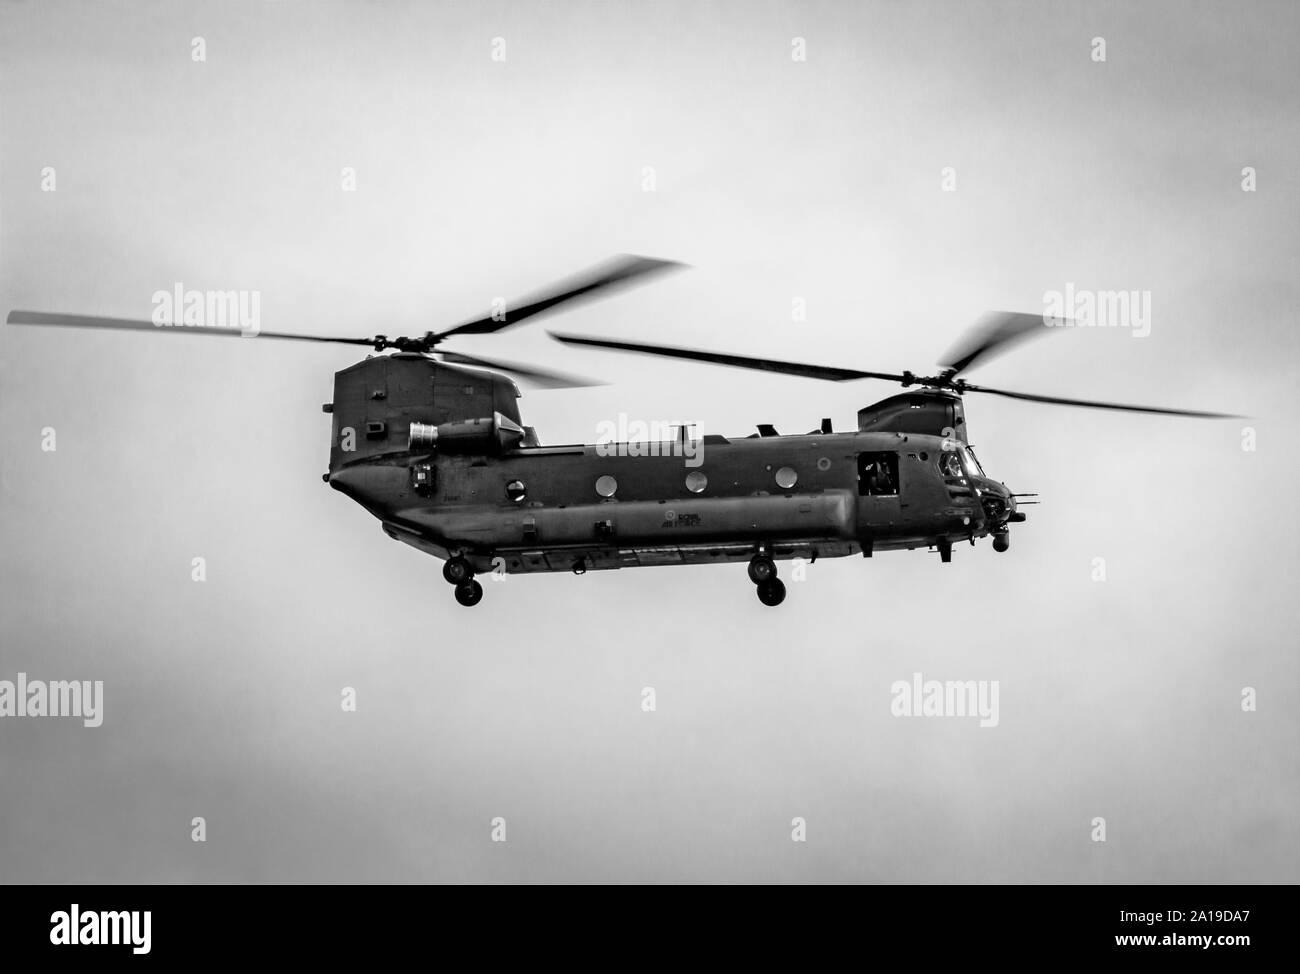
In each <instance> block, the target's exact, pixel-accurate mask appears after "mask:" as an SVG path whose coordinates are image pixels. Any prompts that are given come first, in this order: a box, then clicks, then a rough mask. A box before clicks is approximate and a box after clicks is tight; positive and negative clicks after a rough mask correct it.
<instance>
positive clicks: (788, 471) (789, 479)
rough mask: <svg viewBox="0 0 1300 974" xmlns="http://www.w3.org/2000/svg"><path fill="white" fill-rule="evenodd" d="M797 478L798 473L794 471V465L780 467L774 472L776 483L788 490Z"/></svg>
mask: <svg viewBox="0 0 1300 974" xmlns="http://www.w3.org/2000/svg"><path fill="white" fill-rule="evenodd" d="M798 479H799V475H798V474H797V473H795V472H794V467H782V468H781V469H780V470H778V471H777V472H776V485H777V486H778V487H780V488H781V489H783V490H789V489H790V488H791V487H793V486H794V485H795V482H796V481H797V480H798Z"/></svg>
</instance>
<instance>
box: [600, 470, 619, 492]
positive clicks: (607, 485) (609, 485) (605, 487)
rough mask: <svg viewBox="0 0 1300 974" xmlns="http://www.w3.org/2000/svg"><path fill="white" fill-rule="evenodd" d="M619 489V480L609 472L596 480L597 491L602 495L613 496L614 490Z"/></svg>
mask: <svg viewBox="0 0 1300 974" xmlns="http://www.w3.org/2000/svg"><path fill="white" fill-rule="evenodd" d="M617 490H618V481H617V480H615V479H614V478H613V477H611V476H610V475H609V474H605V476H603V477H600V478H598V479H597V480H596V493H597V494H599V495H600V496H601V497H613V496H614V492H615V491H617Z"/></svg>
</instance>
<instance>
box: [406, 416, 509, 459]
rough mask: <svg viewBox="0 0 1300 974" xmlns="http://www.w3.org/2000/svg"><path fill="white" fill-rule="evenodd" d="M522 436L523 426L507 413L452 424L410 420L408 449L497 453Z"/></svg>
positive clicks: (417, 451)
mask: <svg viewBox="0 0 1300 974" xmlns="http://www.w3.org/2000/svg"><path fill="white" fill-rule="evenodd" d="M523 438H524V428H523V427H522V426H520V425H519V424H518V423H516V422H515V421H514V420H512V419H511V418H510V417H508V416H502V415H501V414H500V413H493V414H492V415H491V416H490V417H485V418H483V419H465V420H457V421H455V422H451V423H439V424H438V425H436V426H435V425H434V424H432V423H412V424H411V427H410V432H409V433H408V436H407V448H408V449H409V450H411V451H412V452H416V453H419V452H426V451H427V452H432V451H435V450H436V451H439V452H441V453H500V452H502V451H504V450H513V449H514V448H515V447H517V446H518V445H519V444H520V442H521V441H522V440H523Z"/></svg>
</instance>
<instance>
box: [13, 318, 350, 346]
mask: <svg viewBox="0 0 1300 974" xmlns="http://www.w3.org/2000/svg"><path fill="white" fill-rule="evenodd" d="M6 322H7V323H8V324H10V325H54V326H57V327H61V328H88V329H92V330H93V329H97V328H98V329H111V330H113V331H163V332H183V333H185V334H192V335H194V334H197V335H234V336H236V337H239V336H241V335H242V334H243V333H242V332H241V331H240V330H239V329H238V328H212V327H208V326H205V325H179V324H177V325H156V324H154V323H153V322H152V321H145V320H144V319H137V318H98V317H95V316H93V315H61V314H48V313H46V312H43V311H10V312H9V317H8V318H7V319H6ZM255 334H256V337H258V338H284V339H289V340H291V341H298V342H335V343H337V344H342V345H373V344H374V342H375V340H374V339H373V338H331V337H330V336H328V335H294V334H290V333H288V332H280V331H260V330H259V331H258V332H256V333H255Z"/></svg>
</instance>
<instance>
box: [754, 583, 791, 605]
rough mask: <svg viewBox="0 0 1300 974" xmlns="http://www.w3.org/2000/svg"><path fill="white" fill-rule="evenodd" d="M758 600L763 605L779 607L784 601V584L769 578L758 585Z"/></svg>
mask: <svg viewBox="0 0 1300 974" xmlns="http://www.w3.org/2000/svg"><path fill="white" fill-rule="evenodd" d="M758 600H759V601H760V602H762V603H763V604H764V605H780V604H781V603H782V602H784V601H785V582H783V581H781V579H779V578H769V579H768V580H767V581H765V582H759V583H758Z"/></svg>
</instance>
